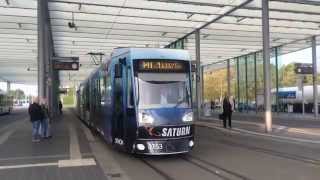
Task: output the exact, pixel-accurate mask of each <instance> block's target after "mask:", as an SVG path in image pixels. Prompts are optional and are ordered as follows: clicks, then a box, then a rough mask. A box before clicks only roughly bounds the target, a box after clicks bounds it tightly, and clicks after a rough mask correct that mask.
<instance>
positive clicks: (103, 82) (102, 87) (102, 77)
mask: <svg viewBox="0 0 320 180" xmlns="http://www.w3.org/2000/svg"><path fill="white" fill-rule="evenodd" d="M102 73H104V71H102ZM105 94H106V76H105V75H104V74H101V75H100V104H101V105H102V106H103V105H104V104H105Z"/></svg>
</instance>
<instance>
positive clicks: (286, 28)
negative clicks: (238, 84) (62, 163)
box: [0, 0, 320, 84]
mask: <svg viewBox="0 0 320 180" xmlns="http://www.w3.org/2000/svg"><path fill="white" fill-rule="evenodd" d="M269 8H270V11H269V13H270V20H269V22H270V43H271V46H272V47H278V46H282V48H281V53H289V52H294V51H298V50H301V49H304V48H308V47H310V46H311V43H310V42H311V41H310V38H311V37H312V36H315V35H318V34H319V33H320V27H319V26H320V2H318V1H315V0H299V1H297V0H270V7H269ZM49 14H50V21H51V30H52V37H53V46H54V52H55V54H56V56H60V57H70V56H79V57H80V63H81V67H80V70H79V71H77V72H73V71H70V72H69V71H64V72H61V73H60V77H61V80H62V82H63V84H68V83H70V82H79V81H81V80H84V79H85V78H86V77H87V76H88V75H89V74H90V72H91V71H92V70H93V69H95V68H96V67H98V66H97V64H99V60H100V56H101V55H99V54H103V59H105V58H107V57H109V56H110V53H111V52H112V50H113V49H114V48H117V47H164V46H166V45H168V44H170V43H172V42H174V41H176V40H177V39H180V38H181V37H183V36H185V35H186V34H188V33H190V32H192V31H194V30H195V29H197V28H199V27H201V26H202V25H204V24H206V23H208V22H210V21H213V20H215V21H214V22H213V23H211V24H210V25H208V26H206V27H205V28H204V29H201V36H200V37H201V64H202V65H205V64H210V63H213V62H217V61H222V60H226V59H230V58H233V57H238V56H241V55H245V54H249V53H251V52H257V51H260V50H261V49H262V27H261V26H262V23H261V16H262V13H261V0H214V1H212V0H108V1H101V0H50V1H49ZM183 42H184V48H185V49H187V50H189V52H190V54H191V57H192V59H195V37H194V35H190V36H188V37H187V38H185V39H184V40H183ZM0 52H1V54H0V63H1V66H0V77H2V78H3V79H7V80H9V81H12V82H22V83H29V84H30V83H31V84H36V82H37V81H36V79H37V77H36V74H37V72H36V71H37V1H35V0H0Z"/></svg>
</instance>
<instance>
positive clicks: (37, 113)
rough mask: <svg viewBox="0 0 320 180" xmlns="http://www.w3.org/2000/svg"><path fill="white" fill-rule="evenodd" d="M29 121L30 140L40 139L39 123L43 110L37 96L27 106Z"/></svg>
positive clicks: (36, 140) (37, 140)
mask: <svg viewBox="0 0 320 180" xmlns="http://www.w3.org/2000/svg"><path fill="white" fill-rule="evenodd" d="M28 111H29V115H30V121H31V123H32V142H39V141H40V125H41V121H42V119H43V111H42V109H41V106H40V105H39V98H38V97H35V98H34V99H33V103H32V104H31V105H30V106H29V109H28Z"/></svg>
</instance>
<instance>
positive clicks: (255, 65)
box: [254, 52, 258, 113]
mask: <svg viewBox="0 0 320 180" xmlns="http://www.w3.org/2000/svg"><path fill="white" fill-rule="evenodd" d="M257 97H258V95H257V53H256V52H255V53H254V100H255V102H256V103H255V109H256V113H258V101H257Z"/></svg>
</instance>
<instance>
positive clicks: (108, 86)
mask: <svg viewBox="0 0 320 180" xmlns="http://www.w3.org/2000/svg"><path fill="white" fill-rule="evenodd" d="M111 82H112V81H111V76H110V73H109V74H107V78H106V99H105V102H106V104H109V105H110V104H111V90H112V86H111Z"/></svg>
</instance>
